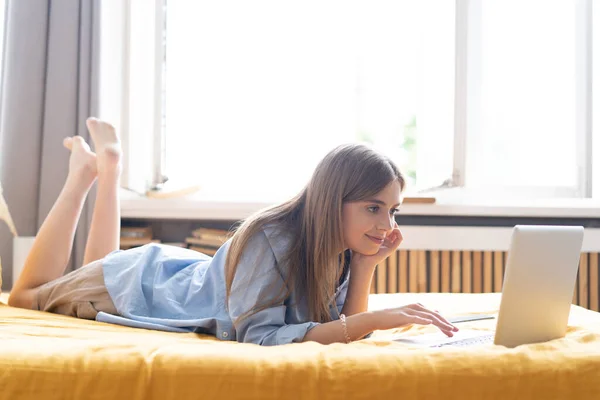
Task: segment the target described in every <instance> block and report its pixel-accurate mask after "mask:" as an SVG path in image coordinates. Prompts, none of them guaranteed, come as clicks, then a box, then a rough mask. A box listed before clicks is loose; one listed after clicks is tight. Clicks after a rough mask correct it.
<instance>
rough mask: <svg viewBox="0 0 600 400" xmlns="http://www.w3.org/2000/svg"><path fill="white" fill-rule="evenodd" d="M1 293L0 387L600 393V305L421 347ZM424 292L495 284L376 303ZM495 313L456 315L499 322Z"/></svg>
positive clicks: (449, 310) (237, 395) (270, 394)
mask: <svg viewBox="0 0 600 400" xmlns="http://www.w3.org/2000/svg"><path fill="white" fill-rule="evenodd" d="M6 299H7V298H6V295H3V297H0V302H3V304H2V303H0V399H16V398H19V399H36V400H37V399H66V398H85V399H128V400H129V399H161V400H164V399H181V398H184V397H191V396H194V397H197V398H227V399H296V398H298V399H376V398H394V399H395V398H403V399H417V398H419V399H422V398H438V397H439V398H444V399H465V398H477V399H481V398H485V399H506V398H543V399H552V398H557V399H558V398H561V399H562V398H578V399H581V398H590V399H592V398H594V399H598V398H600V314H598V313H596V312H592V311H589V310H586V309H583V308H581V307H578V306H572V309H571V315H570V319H569V327H568V332H567V335H566V337H565V338H562V339H556V340H553V341H550V342H547V343H543V344H532V345H524V346H519V347H516V348H513V349H508V348H505V347H502V346H495V345H486V346H481V347H475V348H452V347H445V348H417V347H415V346H411V345H407V344H405V343H400V342H398V341H394V340H392V339H394V338H396V337H399V336H400V337H410V336H413V335H419V334H421V333H428V332H434V331H435V328H434V327H432V326H409V327H404V328H399V329H394V330H388V331H376V332H374V334H373V335H372V336H371V337H370V338H369V339H365V340H361V341H357V342H354V343H351V344H342V343H336V344H331V345H321V344H318V343H314V342H308V343H295V344H290V345H284V346H276V347H261V346H258V345H253V344H240V343H236V342H224V341H219V340H217V339H216V338H214V337H211V336H208V335H201V334H193V333H169V332H158V331H150V330H144V329H135V328H128V327H123V326H116V325H110V324H106V323H101V322H96V321H87V320H80V319H76V318H72V317H66V316H61V315H55V314H50V313H45V312H41V311H33V310H24V309H19V308H14V307H10V306H8V305H6ZM413 302H421V303H423V304H424V305H425V306H427V307H430V308H433V309H438V310H439V311H440V312H442V313H443V314H444V315H446V316H457V315H470V314H478V313H484V314H485V313H493V312H496V311H497V309H498V306H499V302H500V295H499V294H497V293H491V294H490V293H488V294H462V293H460V294H459V293H456V294H454V293H453V294H430V293H424V294H406V293H402V294H375V295H371V298H370V302H369V304H370V308H371V309H380V308H386V307H395V306H401V305H404V304H408V303H413ZM494 324H495V320H482V321H474V322H467V323H463V324H461V327H463V328H474V329H481V330H492V329H493V328H494Z"/></svg>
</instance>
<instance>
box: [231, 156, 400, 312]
mask: <svg viewBox="0 0 600 400" xmlns="http://www.w3.org/2000/svg"><path fill="white" fill-rule="evenodd" d="M394 180H398V181H399V183H400V186H401V188H402V189H404V186H405V181H404V177H403V176H402V174H401V173H400V171H399V169H398V167H397V166H396V165H395V164H394V163H393V162H392V161H391V160H390V159H389V158H388V157H386V156H384V155H382V154H380V153H378V152H377V151H375V150H373V149H372V148H371V147H369V146H367V145H363V144H345V145H341V146H338V147H336V148H335V149H333V150H332V151H330V152H329V153H328V154H327V155H326V156H325V157H324V158H323V159H322V160H321V162H320V163H319V164H318V166H317V167H316V169H315V171H314V173H313V175H312V177H311V179H310V181H309V182H308V184H307V185H306V186H305V187H304V188H303V189H302V191H301V192H300V193H298V194H297V195H296V196H295V197H293V198H292V199H290V200H288V201H286V202H284V203H282V204H279V205H276V206H273V207H270V208H268V209H265V210H262V211H260V212H258V213H256V214H254V215H252V216H251V217H249V218H248V219H246V220H245V221H244V222H243V223H242V224H241V225H240V226H239V227H238V228H237V230H236V231H235V234H234V235H233V237H232V239H231V243H230V246H229V250H228V253H227V257H226V261H225V277H226V296H227V300H229V296H230V294H231V287H232V284H233V279H234V276H235V273H236V270H237V266H238V263H239V261H240V258H241V255H242V252H243V250H244V249H245V247H246V245H247V244H248V242H249V240H250V238H252V237H253V235H255V234H256V233H257V232H259V231H260V230H261V229H262V228H263V227H264V226H265V225H266V224H270V223H276V224H277V225H278V226H280V227H281V228H282V229H284V230H285V232H286V233H287V234H289V235H290V239H291V240H290V243H291V246H290V248H289V249H288V251H287V253H286V256H285V259H284V261H283V263H285V264H284V265H286V266H287V267H286V273H285V274H283V276H285V277H286V285H285V287H284V288H282V290H281V291H280V293H279V294H278V296H276V298H275V300H273V301H271V302H270V303H268V304H266V303H265V304H259V303H257V304H256V305H255V307H254V308H253V309H252V311H251V312H250V313H248V314H247V315H244V316H242V317H247V316H249V315H252V314H253V313H256V312H258V311H260V310H263V309H266V308H268V307H271V306H273V305H274V304H277V303H280V302H281V301H283V300H285V299H286V298H287V297H288V296H289V295H290V294H291V292H292V291H293V290H299V291H300V292H299V293H302V294H304V295H305V296H306V299H307V300H308V310H309V314H310V318H311V320H312V321H315V322H327V321H330V320H331V316H330V311H329V309H330V306H331V301H332V299H333V296H334V294H335V289H336V286H337V282H338V280H339V278H340V274H341V273H342V271H341V269H340V256H341V254H342V253H343V252H344V249H345V248H346V247H345V244H344V236H343V230H342V229H343V227H342V205H343V203H345V202H353V201H360V200H364V199H367V198H370V197H372V196H374V195H376V194H377V193H379V192H380V191H381V190H382V189H383V188H385V187H386V186H387V185H388V184H389V183H391V182H392V181H394ZM280 267H281V266H280ZM257 301H258V299H257Z"/></svg>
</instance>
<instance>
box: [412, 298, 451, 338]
mask: <svg viewBox="0 0 600 400" xmlns="http://www.w3.org/2000/svg"><path fill="white" fill-rule="evenodd" d="M408 307H409V308H411V309H413V310H417V311H422V312H426V313H430V314H432V315H434V316H435V317H437V318H438V319H440V320H441V321H443V322H444V323H446V324H448V325H450V326H451V327H452V330H454V331H458V328H457V327H455V326H454V325H452V324H451V323H450V321H448V320H447V319H446V318H444V317H443V316H442V315H441V314H440V313H439V312H438V311H437V310H436V311H431V310H429V309H427V308H425V306H424V305H423V304H421V303H416V304H411V305H409V306H408Z"/></svg>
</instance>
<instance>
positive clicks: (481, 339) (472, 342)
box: [432, 334, 494, 347]
mask: <svg viewBox="0 0 600 400" xmlns="http://www.w3.org/2000/svg"><path fill="white" fill-rule="evenodd" d="M492 343H494V335H493V334H492V335H485V336H478V337H474V338H468V339H462V340H457V341H456V342H448V343H443V344H438V345H435V346H432V347H444V346H458V347H467V346H476V345H482V344H492Z"/></svg>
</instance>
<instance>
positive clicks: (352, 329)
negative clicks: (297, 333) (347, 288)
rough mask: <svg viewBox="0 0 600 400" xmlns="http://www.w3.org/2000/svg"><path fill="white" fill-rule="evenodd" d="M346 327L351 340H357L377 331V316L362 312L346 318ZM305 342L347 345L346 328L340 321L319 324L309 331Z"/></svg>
mask: <svg viewBox="0 0 600 400" xmlns="http://www.w3.org/2000/svg"><path fill="white" fill-rule="evenodd" d="M346 327H347V330H348V336H349V337H350V340H357V339H360V338H362V337H364V336H365V335H367V334H369V333H371V332H373V331H374V330H376V329H377V316H376V315H375V314H374V313H371V312H362V313H359V314H355V315H352V316H350V317H348V318H346ZM302 341H303V342H309V341H311V342H318V343H321V344H330V343H336V342H341V343H346V337H345V335H344V327H343V325H342V322H341V321H339V320H336V321H331V322H326V323H324V324H319V325H317V326H315V327H314V328H312V329H311V330H309V331H308V332H307V333H306V335H305V336H304V339H303V340H302Z"/></svg>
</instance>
